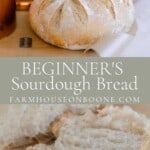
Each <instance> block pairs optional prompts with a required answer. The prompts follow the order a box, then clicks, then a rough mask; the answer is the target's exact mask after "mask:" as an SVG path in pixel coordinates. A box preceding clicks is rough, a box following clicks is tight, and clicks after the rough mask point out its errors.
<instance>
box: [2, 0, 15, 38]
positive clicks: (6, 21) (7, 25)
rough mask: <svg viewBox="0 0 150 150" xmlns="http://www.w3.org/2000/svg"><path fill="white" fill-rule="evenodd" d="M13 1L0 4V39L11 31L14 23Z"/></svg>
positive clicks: (4, 0)
mask: <svg viewBox="0 0 150 150" xmlns="http://www.w3.org/2000/svg"><path fill="white" fill-rule="evenodd" d="M15 10H16V2H15V0H2V1H1V2H0V38H1V37H2V36H5V35H7V34H8V33H9V32H11V30H12V24H14V21H15Z"/></svg>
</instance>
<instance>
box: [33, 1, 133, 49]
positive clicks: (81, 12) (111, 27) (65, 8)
mask: <svg viewBox="0 0 150 150" xmlns="http://www.w3.org/2000/svg"><path fill="white" fill-rule="evenodd" d="M133 22H134V7H133V2H132V0H56V1H53V0H34V1H33V3H32V6H31V9H30V23H31V26H32V28H33V30H34V31H35V33H36V34H37V35H39V36H40V37H41V38H42V39H43V40H45V41H46V42H48V43H51V44H54V45H56V46H59V47H63V48H68V49H72V50H78V49H86V48H87V47H89V45H91V44H92V43H94V42H96V41H97V40H99V39H100V38H103V36H107V35H110V34H113V33H119V32H126V31H129V29H130V27H131V26H132V24H133Z"/></svg>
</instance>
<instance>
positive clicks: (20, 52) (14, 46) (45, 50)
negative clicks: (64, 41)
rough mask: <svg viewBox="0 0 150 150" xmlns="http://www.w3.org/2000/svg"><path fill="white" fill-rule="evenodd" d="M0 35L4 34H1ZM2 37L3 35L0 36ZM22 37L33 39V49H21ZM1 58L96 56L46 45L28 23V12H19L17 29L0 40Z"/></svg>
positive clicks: (92, 53) (91, 53)
mask: <svg viewBox="0 0 150 150" xmlns="http://www.w3.org/2000/svg"><path fill="white" fill-rule="evenodd" d="M0 34H2V33H1V32H0ZM0 37H1V35H0ZM21 37H31V38H32V39H33V46H32V48H19V39H20V38H21ZM0 56H66V57H68V56H71V57H87V56H89V57H92V56H96V54H95V53H94V52H93V51H90V52H87V53H84V52H83V51H70V50H65V49H61V48H58V47H55V46H52V45H50V44H47V43H45V42H44V41H43V40H41V39H40V38H39V37H37V36H36V35H35V34H34V32H33V31H32V29H31V28H30V24H29V21H28V12H27V11H17V14H16V27H15V30H14V32H13V33H12V34H10V35H9V36H6V37H3V38H2V39H0Z"/></svg>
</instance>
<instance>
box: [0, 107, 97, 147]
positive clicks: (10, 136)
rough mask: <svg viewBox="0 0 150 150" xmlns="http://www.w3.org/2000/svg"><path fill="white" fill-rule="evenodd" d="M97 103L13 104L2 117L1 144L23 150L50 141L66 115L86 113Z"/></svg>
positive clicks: (0, 125)
mask: <svg viewBox="0 0 150 150" xmlns="http://www.w3.org/2000/svg"><path fill="white" fill-rule="evenodd" d="M95 107H96V106H95V105H56V104H55V105H11V106H10V107H9V109H8V112H7V113H6V114H5V115H2V116H1V117H0V129H1V132H0V144H1V145H4V149H6V150H12V149H13V150H23V149H25V148H26V147H29V146H33V145H35V144H39V143H44V144H51V143H52V142H53V141H54V140H55V137H56V136H55V135H53V132H54V131H57V128H58V127H59V128H60V126H61V124H62V123H63V122H64V121H63V118H67V117H69V116H70V115H73V114H85V112H86V111H87V110H88V109H90V110H92V109H94V108H95ZM55 122H57V123H55ZM60 122H62V123H60ZM50 124H53V132H51V131H49V130H48V129H49V126H50ZM54 126H55V128H56V129H55V128H54ZM12 128H13V130H12ZM0 150H1V149H0Z"/></svg>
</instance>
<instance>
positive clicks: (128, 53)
mask: <svg viewBox="0 0 150 150" xmlns="http://www.w3.org/2000/svg"><path fill="white" fill-rule="evenodd" d="M135 10H136V21H137V25H138V31H137V34H136V36H135V38H134V39H133V41H132V42H131V43H130V44H129V45H128V46H127V47H126V48H125V49H124V50H123V51H122V52H121V53H120V55H119V56H121V57H150V0H137V1H136V2H135Z"/></svg>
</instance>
